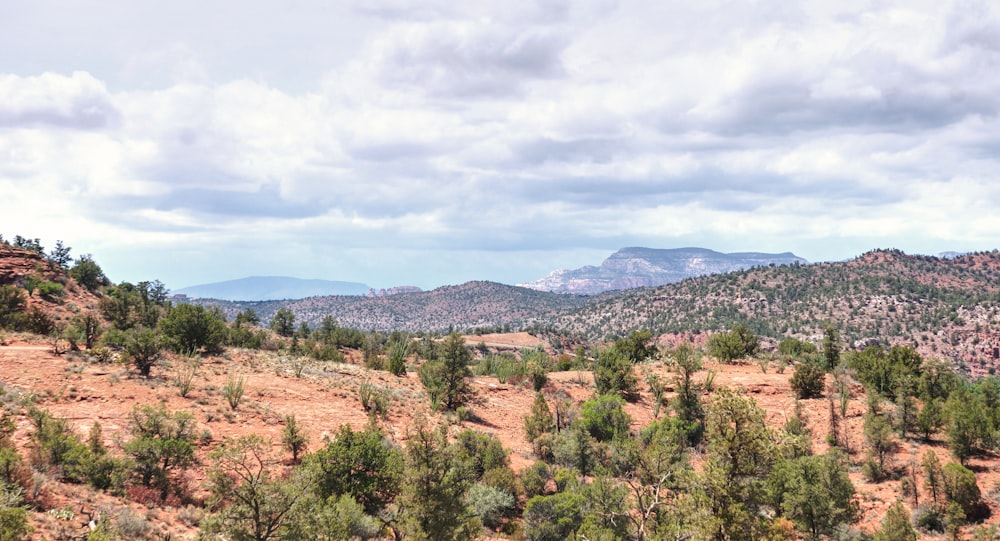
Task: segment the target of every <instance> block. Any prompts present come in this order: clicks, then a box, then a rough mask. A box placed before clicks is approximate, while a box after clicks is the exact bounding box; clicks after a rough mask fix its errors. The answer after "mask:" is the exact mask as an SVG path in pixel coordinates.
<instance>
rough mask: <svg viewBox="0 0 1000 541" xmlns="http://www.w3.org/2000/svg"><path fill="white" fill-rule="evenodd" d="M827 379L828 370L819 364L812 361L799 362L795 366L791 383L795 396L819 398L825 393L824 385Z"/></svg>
mask: <svg viewBox="0 0 1000 541" xmlns="http://www.w3.org/2000/svg"><path fill="white" fill-rule="evenodd" d="M825 381H826V372H824V371H823V369H822V368H820V367H819V366H818V365H816V364H813V363H811V362H804V363H799V365H798V366H797V367H795V373H794V374H792V378H791V380H789V383H790V384H791V386H792V390H793V391H795V396H796V397H798V398H801V399H805V398H819V397H820V396H822V395H823V387H824V385H825Z"/></svg>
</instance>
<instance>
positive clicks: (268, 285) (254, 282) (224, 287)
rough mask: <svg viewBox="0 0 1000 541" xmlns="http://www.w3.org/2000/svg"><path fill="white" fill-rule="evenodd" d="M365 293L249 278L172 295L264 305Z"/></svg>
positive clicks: (347, 286) (325, 284)
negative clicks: (268, 301) (320, 296)
mask: <svg viewBox="0 0 1000 541" xmlns="http://www.w3.org/2000/svg"><path fill="white" fill-rule="evenodd" d="M368 290H369V287H368V286H367V285H365V284H362V283H358V282H339V281H333V280H304V279H301V278H292V277H289V276H249V277H247V278H239V279H236V280H226V281H224V282H213V283H210V284H200V285H195V286H190V287H184V288H181V289H178V290H176V291H174V293H175V294H180V295H187V296H188V297H192V298H203V299H223V300H228V301H266V300H277V299H304V298H306V297H315V296H319V295H364V294H365V293H367V292H368Z"/></svg>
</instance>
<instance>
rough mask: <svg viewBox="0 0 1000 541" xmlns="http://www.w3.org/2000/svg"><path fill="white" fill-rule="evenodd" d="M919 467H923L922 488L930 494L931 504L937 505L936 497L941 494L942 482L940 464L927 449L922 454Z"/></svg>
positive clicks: (932, 452) (933, 453) (931, 451)
mask: <svg viewBox="0 0 1000 541" xmlns="http://www.w3.org/2000/svg"><path fill="white" fill-rule="evenodd" d="M921 465H922V466H923V467H924V486H925V487H926V488H927V490H928V491H930V493H931V503H933V504H935V505H937V503H938V495H939V494H941V483H942V482H943V481H944V478H943V472H942V471H941V462H940V461H939V460H938V457H937V454H936V453H935V452H934V451H933V450H930V449H928V450H927V452H926V453H924V457H923V459H922V460H921Z"/></svg>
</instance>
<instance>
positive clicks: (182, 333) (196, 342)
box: [158, 304, 228, 353]
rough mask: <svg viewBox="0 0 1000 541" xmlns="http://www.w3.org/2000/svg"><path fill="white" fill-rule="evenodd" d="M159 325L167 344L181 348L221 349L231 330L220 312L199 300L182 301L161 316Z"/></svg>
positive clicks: (190, 349)
mask: <svg viewBox="0 0 1000 541" xmlns="http://www.w3.org/2000/svg"><path fill="white" fill-rule="evenodd" d="M158 327H159V329H160V332H161V333H163V336H164V338H166V340H167V344H168V345H169V346H170V347H171V348H172V349H173V350H174V351H177V352H181V353H194V352H198V351H201V350H202V349H204V350H205V351H206V352H207V353H216V352H218V351H221V348H222V343H223V341H225V339H226V335H227V333H228V331H227V328H226V322H225V317H224V316H222V314H221V313H220V312H216V311H213V310H209V309H206V308H205V307H204V306H201V305H197V304H178V305H176V306H174V307H172V308H170V310H169V311H167V313H166V314H165V315H164V316H163V317H161V318H160V320H159V323H158Z"/></svg>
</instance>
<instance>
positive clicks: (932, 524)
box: [913, 504, 944, 533]
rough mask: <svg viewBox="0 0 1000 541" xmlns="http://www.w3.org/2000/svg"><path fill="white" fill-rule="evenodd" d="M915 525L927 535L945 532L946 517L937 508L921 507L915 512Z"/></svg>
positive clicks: (930, 506)
mask: <svg viewBox="0 0 1000 541" xmlns="http://www.w3.org/2000/svg"><path fill="white" fill-rule="evenodd" d="M913 524H914V525H916V527H917V529H919V530H920V531H922V532H927V533H942V532H944V517H943V516H941V512H940V511H939V510H938V509H937V507H935V506H933V505H927V504H924V505H921V506H920V507H917V508H916V509H914V510H913Z"/></svg>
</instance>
